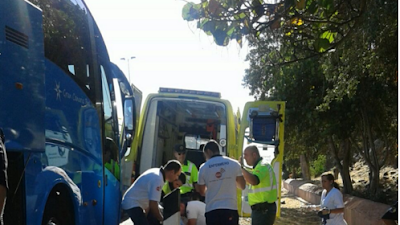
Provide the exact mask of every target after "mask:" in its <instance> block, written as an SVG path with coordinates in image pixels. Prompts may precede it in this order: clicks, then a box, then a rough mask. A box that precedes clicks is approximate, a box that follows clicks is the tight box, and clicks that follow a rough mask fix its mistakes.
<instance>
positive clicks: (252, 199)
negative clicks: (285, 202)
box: [248, 161, 278, 205]
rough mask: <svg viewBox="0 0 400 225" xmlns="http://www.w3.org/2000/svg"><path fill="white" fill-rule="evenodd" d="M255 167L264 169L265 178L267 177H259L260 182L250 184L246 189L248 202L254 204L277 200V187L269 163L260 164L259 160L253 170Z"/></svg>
mask: <svg viewBox="0 0 400 225" xmlns="http://www.w3.org/2000/svg"><path fill="white" fill-rule="evenodd" d="M260 167H264V168H260ZM256 169H263V170H266V171H265V172H266V173H267V177H265V178H268V179H265V178H264V179H262V178H260V177H259V179H260V183H259V184H258V185H254V186H253V185H250V189H249V190H248V191H249V192H248V198H249V204H250V205H254V204H258V203H263V202H269V203H272V202H275V201H276V200H277V194H278V192H277V191H278V187H277V184H276V179H275V173H274V170H273V169H272V167H271V165H269V164H262V163H261V161H260V162H259V163H258V164H257V166H256V167H255V168H254V170H256ZM262 172H264V171H262Z"/></svg>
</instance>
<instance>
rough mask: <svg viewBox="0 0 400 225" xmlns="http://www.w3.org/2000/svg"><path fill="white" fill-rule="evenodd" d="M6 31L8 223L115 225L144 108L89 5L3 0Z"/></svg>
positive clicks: (2, 45) (3, 110) (67, 0)
mask: <svg viewBox="0 0 400 225" xmlns="http://www.w3.org/2000/svg"><path fill="white" fill-rule="evenodd" d="M0 27H1V29H0V70H1V72H0V80H1V82H0V93H1V94H0V128H2V129H3V131H4V134H5V138H6V141H5V146H6V149H7V156H8V163H9V167H8V178H9V190H8V193H7V201H6V207H5V213H4V221H5V224H13V225H22V224H34V225H36V224H37V225H39V224H42V225H48V224H57V225H58V224H61V225H81V224H85V225H87V224H93V225H99V224H107V225H113V224H119V220H120V200H121V194H122V193H121V187H122V184H121V180H120V178H121V158H122V157H123V156H124V155H125V153H126V151H127V150H128V149H129V148H130V143H131V141H132V140H131V139H132V137H133V136H134V135H135V128H136V116H137V115H136V113H137V109H135V105H138V104H136V103H135V97H134V92H133V90H132V87H131V85H130V84H129V82H128V80H127V79H126V77H125V76H124V74H123V73H122V72H121V70H119V69H118V67H117V66H116V65H114V64H113V63H111V62H110V59H109V56H108V53H107V49H106V46H105V44H104V41H103V38H102V36H101V33H100V30H99V28H98V27H97V25H96V23H95V21H94V19H93V17H92V15H91V14H90V12H89V10H88V8H87V6H86V5H85V3H84V2H83V1H82V0H30V1H24V0H1V1H0ZM139 105H140V104H139ZM129 172H130V173H131V171H129Z"/></svg>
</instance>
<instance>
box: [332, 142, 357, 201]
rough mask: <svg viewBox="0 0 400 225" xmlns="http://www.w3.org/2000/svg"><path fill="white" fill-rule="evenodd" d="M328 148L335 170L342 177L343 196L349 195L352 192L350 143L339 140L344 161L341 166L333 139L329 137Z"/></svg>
mask: <svg viewBox="0 0 400 225" xmlns="http://www.w3.org/2000/svg"><path fill="white" fill-rule="evenodd" d="M328 146H329V149H330V152H331V154H332V156H333V158H334V160H335V165H336V168H337V169H339V173H340V175H341V176H342V181H343V189H344V190H343V192H344V193H345V194H350V193H351V192H352V191H353V184H352V183H351V178H350V169H349V167H350V165H349V163H350V155H351V154H350V142H349V139H343V140H341V144H340V148H341V149H340V150H342V151H343V153H344V154H343V155H344V159H343V165H342V163H341V162H340V161H341V160H340V158H339V149H338V147H336V145H335V143H334V141H333V137H332V136H329V137H328Z"/></svg>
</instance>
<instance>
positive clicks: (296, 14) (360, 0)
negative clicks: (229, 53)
mask: <svg viewBox="0 0 400 225" xmlns="http://www.w3.org/2000/svg"><path fill="white" fill-rule="evenodd" d="M366 1H367V0H346V1H344V0H284V1H279V2H277V3H270V1H264V0H202V1H201V2H200V3H198V4H195V3H193V2H188V3H187V4H186V5H185V6H184V7H183V10H182V17H183V19H184V20H187V21H197V27H198V28H199V29H201V30H203V31H204V32H205V33H206V34H208V35H212V36H213V37H214V40H215V43H216V44H218V45H221V46H226V45H228V43H229V41H230V40H236V41H237V43H238V44H240V45H241V44H242V40H243V37H256V38H259V37H262V36H263V35H265V33H266V31H267V30H273V29H277V28H280V29H281V30H282V32H283V34H284V36H283V37H282V38H283V42H281V44H287V45H288V46H291V49H290V50H291V51H287V52H282V51H280V53H281V54H282V57H279V61H276V62H271V64H281V63H287V62H292V61H297V60H298V59H300V58H309V57H313V56H316V55H319V54H321V53H324V52H327V51H329V50H330V49H334V48H335V47H336V46H337V45H339V44H340V43H341V42H342V41H343V40H344V39H346V38H347V37H348V36H349V35H350V34H351V31H352V28H353V27H355V26H356V25H357V23H358V18H359V17H360V16H361V15H362V14H363V12H364V10H365V7H366Z"/></svg>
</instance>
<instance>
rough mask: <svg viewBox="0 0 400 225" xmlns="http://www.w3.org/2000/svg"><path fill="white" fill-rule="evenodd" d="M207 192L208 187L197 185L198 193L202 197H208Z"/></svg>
mask: <svg viewBox="0 0 400 225" xmlns="http://www.w3.org/2000/svg"><path fill="white" fill-rule="evenodd" d="M206 190H207V188H206V185H200V184H197V185H196V191H197V192H199V194H200V195H201V196H205V195H206Z"/></svg>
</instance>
